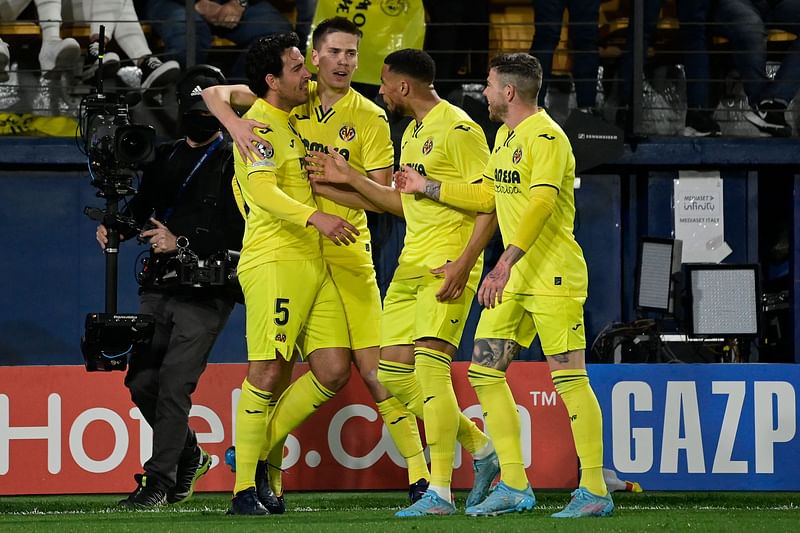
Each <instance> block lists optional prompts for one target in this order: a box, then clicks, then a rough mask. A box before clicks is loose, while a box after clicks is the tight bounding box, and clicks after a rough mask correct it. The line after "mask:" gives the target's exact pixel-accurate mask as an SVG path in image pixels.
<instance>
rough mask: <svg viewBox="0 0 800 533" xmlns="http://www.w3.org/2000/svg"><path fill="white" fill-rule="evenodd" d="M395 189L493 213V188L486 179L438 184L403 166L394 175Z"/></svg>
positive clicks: (469, 209) (452, 205) (460, 206)
mask: <svg viewBox="0 0 800 533" xmlns="http://www.w3.org/2000/svg"><path fill="white" fill-rule="evenodd" d="M394 183H395V187H397V189H398V190H399V191H400V192H402V193H406V194H422V195H424V196H426V197H428V198H430V199H432V200H436V201H437V202H441V203H443V204H445V205H449V206H451V207H456V208H459V209H466V210H468V211H477V212H479V213H491V212H492V211H494V187H493V186H492V184H491V182H490V181H489V180H486V179H480V178H478V179H476V180H475V181H474V182H473V183H440V182H438V181H436V180H433V179H431V178H428V177H426V176H423V175H421V174H420V173H419V172H417V171H416V170H414V169H413V168H412V167H410V166H408V165H405V166H403V167H402V168H401V169H400V170H398V171H397V172H395V174H394Z"/></svg>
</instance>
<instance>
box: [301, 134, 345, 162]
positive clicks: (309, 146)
mask: <svg viewBox="0 0 800 533" xmlns="http://www.w3.org/2000/svg"><path fill="white" fill-rule="evenodd" d="M303 146H305V147H306V150H308V151H309V152H312V151H313V152H324V153H326V154H329V153H331V152H330V149H328V146H327V145H325V144H322V143H321V142H317V141H309V140H308V139H306V138H303ZM333 151H334V152H339V153H340V154H341V156H342V157H344V160H345V161H350V150H348V149H347V148H334V149H333Z"/></svg>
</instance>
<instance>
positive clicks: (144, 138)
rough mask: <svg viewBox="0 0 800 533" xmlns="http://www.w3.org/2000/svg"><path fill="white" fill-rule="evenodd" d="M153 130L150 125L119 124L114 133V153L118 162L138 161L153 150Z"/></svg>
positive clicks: (146, 156) (145, 157) (142, 159)
mask: <svg viewBox="0 0 800 533" xmlns="http://www.w3.org/2000/svg"><path fill="white" fill-rule="evenodd" d="M154 142H155V131H154V130H153V128H152V127H150V126H140V125H127V126H121V127H120V128H119V129H118V130H117V133H116V142H115V147H116V155H117V160H118V161H119V162H120V163H123V164H128V163H139V162H142V161H144V160H146V159H147V158H148V157H149V156H150V154H151V153H152V151H153V145H154Z"/></svg>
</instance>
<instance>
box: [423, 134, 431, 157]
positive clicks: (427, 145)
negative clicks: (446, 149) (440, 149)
mask: <svg viewBox="0 0 800 533" xmlns="http://www.w3.org/2000/svg"><path fill="white" fill-rule="evenodd" d="M431 150H433V137H428V138H427V139H425V144H423V145H422V155H428V154H429V153H431Z"/></svg>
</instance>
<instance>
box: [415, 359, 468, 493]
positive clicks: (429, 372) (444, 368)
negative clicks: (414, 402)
mask: <svg viewBox="0 0 800 533" xmlns="http://www.w3.org/2000/svg"><path fill="white" fill-rule="evenodd" d="M414 356H415V357H416V361H417V363H416V367H417V379H418V380H419V385H420V388H421V389H422V395H423V400H422V404H423V405H422V410H423V413H424V415H425V439H426V440H427V442H428V447H429V448H430V452H431V479H430V484H431V485H432V486H436V487H447V488H449V487H450V481H451V478H452V476H453V457H454V456H455V444H456V435H457V434H458V415H459V413H461V409H459V408H458V401H457V400H456V393H455V391H454V390H453V381H452V376H451V375H450V362H451V359H450V356H449V355H447V354H445V353H443V352H440V351H437V350H432V349H430V348H420V347H417V348H416V349H415V350H414Z"/></svg>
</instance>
